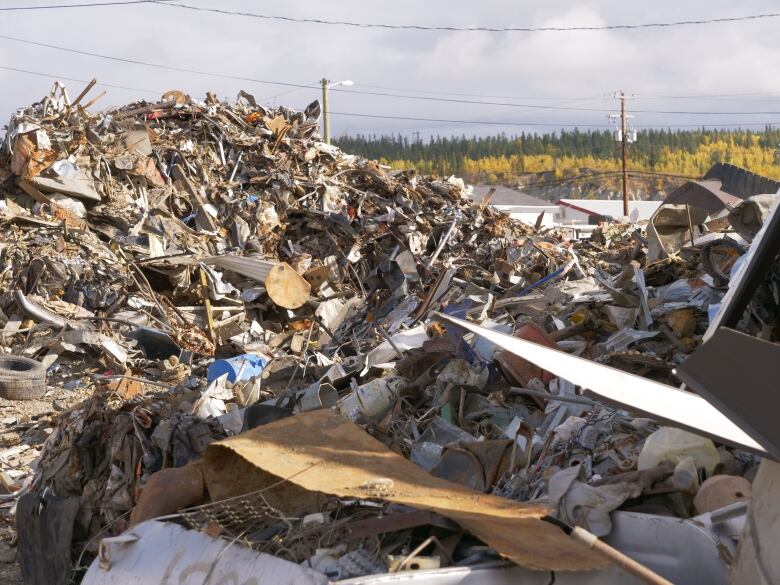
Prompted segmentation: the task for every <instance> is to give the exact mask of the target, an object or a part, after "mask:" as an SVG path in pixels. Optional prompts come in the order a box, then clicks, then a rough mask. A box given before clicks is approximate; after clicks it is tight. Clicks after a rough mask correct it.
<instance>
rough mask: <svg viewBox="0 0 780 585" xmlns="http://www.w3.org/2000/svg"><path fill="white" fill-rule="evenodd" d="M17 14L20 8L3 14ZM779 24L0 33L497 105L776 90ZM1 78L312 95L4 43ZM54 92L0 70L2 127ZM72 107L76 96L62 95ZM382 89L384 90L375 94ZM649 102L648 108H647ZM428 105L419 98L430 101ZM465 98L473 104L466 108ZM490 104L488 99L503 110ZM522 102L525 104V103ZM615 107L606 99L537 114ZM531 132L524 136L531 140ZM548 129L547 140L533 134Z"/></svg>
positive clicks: (373, 101) (666, 6)
mask: <svg viewBox="0 0 780 585" xmlns="http://www.w3.org/2000/svg"><path fill="white" fill-rule="evenodd" d="M3 2H7V4H19V0H0V5H2V3H3ZM189 2H190V3H193V4H197V5H201V6H218V7H220V8H225V9H229V10H244V11H255V12H259V11H264V12H267V13H269V14H284V15H291V16H309V17H322V18H328V19H343V20H352V21H363V22H388V23H413V24H453V25H460V26H512V25H515V26H526V25H531V26H572V25H585V26H600V25H605V24H615V23H632V22H633V23H637V22H653V21H655V22H659V21H669V20H677V19H689V18H712V17H720V16H728V15H742V14H751V13H760V12H771V11H773V9H774V3H773V2H772V1H771V0H761V1H750V2H740V3H734V2H729V1H727V0H710V1H705V0H682V1H679V2H674V3H672V2H654V3H648V2H641V3H640V2H624V1H623V2H620V1H617V0H595V1H590V2H586V3H585V2H582V1H581V0H545V1H544V2H531V1H528V0H526V1H524V2H522V1H515V2H513V3H508V2H506V1H499V0H481V1H480V2H473V0H447V1H445V0H439V1H432V0H427V1H425V2H420V1H419V0H417V1H414V0H396V1H395V2H392V3H387V2H384V3H373V2H372V3H368V2H360V1H358V0H344V1H338V2H336V1H330V2H327V3H324V2H321V1H320V2H315V1H314V0H298V1H293V2H291V1H286V2H285V1H282V0H277V1H275V2H264V3H262V4H260V3H257V2H251V1H249V0H230V1H225V2H215V1H213V0H189ZM778 24H780V19H778V20H765V21H755V22H747V23H733V24H716V25H710V26H701V27H680V28H669V29H652V30H632V31H600V32H576V33H535V34H525V33H500V34H498V33H495V34H494V33H457V32H418V31H393V30H382V29H356V28H349V27H335V26H318V25H314V24H284V23H279V22H269V21H264V20H257V19H251V18H245V17H231V16H221V15H217V14H209V13H199V12H191V11H187V10H182V9H175V8H170V7H161V6H127V7H111V8H92V9H69V10H60V11H39V12H19V13H15V12H11V13H3V19H2V20H0V34H10V35H14V36H18V37H22V38H26V39H30V40H36V41H40V42H44V43H51V44H58V45H63V46H68V47H73V48H78V49H81V50H86V51H93V52H97V53H105V54H110V55H116V56H123V57H130V58H134V59H138V60H143V61H149V62H154V63H160V64H166V65H174V66H179V67H184V68H190V69H200V70H207V71H217V72H221V73H225V74H230V75H237V76H243V77H253V78H257V79H265V80H280V81H289V82H293V83H304V84H308V83H316V81H317V80H318V79H320V78H321V77H323V76H327V77H329V78H330V79H344V78H350V79H353V80H355V82H356V85H355V87H354V89H356V90H360V89H363V90H370V91H375V90H374V89H373V88H368V87H367V86H387V87H395V88H410V89H420V90H429V91H440V92H461V93H468V94H482V95H498V96H537V97H544V96H564V97H565V96H571V97H573V98H579V97H596V96H604V95H607V94H611V93H612V92H614V91H615V90H618V89H620V88H623V89H625V90H626V91H628V92H637V93H639V94H640V95H641V96H642V97H651V94H659V93H660V94H687V93H737V92H748V91H779V92H780V79H778V78H776V76H774V75H773V72H774V71H776V70H777V65H778V62H780V51H779V50H778V40H777V35H776V34H775V30H776V27H777V26H778ZM0 65H5V66H10V67H18V68H23V69H29V70H34V71H41V72H46V73H49V72H51V73H57V74H60V75H66V76H70V77H78V78H82V79H90V78H92V77H93V76H94V77H97V78H98V79H99V80H100V81H103V82H106V83H114V84H120V85H128V86H134V87H141V88H149V89H152V90H167V89H172V88H177V89H182V90H184V91H188V92H190V93H192V94H193V95H196V96H199V97H202V96H203V95H204V94H205V91H206V90H215V91H217V93H218V94H219V95H221V96H228V97H234V96H235V94H236V93H237V91H238V90H239V89H241V88H243V89H246V90H247V91H249V92H250V93H253V94H255V95H256V96H257V97H258V98H270V97H271V96H274V95H278V96H279V98H278V100H279V102H281V103H286V104H288V105H291V106H293V107H303V106H305V105H306V104H307V103H308V102H309V101H311V100H312V99H315V98H317V97H318V95H319V92H318V90H317V89H311V90H295V89H292V88H285V87H279V86H272V85H262V84H255V83H250V82H241V81H235V80H227V79H220V78H213V77H211V78H210V77H207V76H201V75H195V74H187V73H177V72H172V71H165V70H160V69H154V68H146V67H141V66H136V65H131V64H123V63H117V62H111V61H106V60H102V59H96V58H92V57H87V56H81V55H73V54H69V53H63V52H59V51H53V50H51V49H46V48H42V47H32V46H29V45H23V44H18V43H13V42H11V41H7V40H2V39H0ZM50 85H51V81H50V80H47V79H45V78H41V77H34V76H29V75H25V74H21V73H13V72H8V71H3V70H0V86H1V87H2V91H0V120H2V121H4V120H6V119H7V118H8V116H9V114H10V112H11V111H12V110H13V109H15V108H16V107H19V106H23V105H26V104H28V103H30V102H32V101H35V100H37V99H40V97H42V96H43V95H44V94H45V93H46V92H47V91H48V88H49V87H50ZM68 85H69V87H70V88H71V90H70V91H71V93H74V92H76V91H78V90H79V89H80V84H78V83H69V84H68ZM376 91H380V90H376ZM643 94H646V95H643ZM428 95H431V94H428ZM141 97H146V98H147V99H153V98H154V97H155V96H154V95H146V94H142V93H134V92H129V91H123V90H109V96H108V97H107V98H105V99H104V100H103V101H102V102H100V103H101V104H102V105H103V106H106V105H113V104H119V103H123V102H126V101H131V100H135V99H139V98H141ZM466 99H476V98H466ZM499 101H500V100H499ZM525 101H529V100H525ZM773 101H774V100H773V99H768V98H764V101H760V102H759V101H755V98H753V101H736V100H733V99H732V100H717V101H706V102H705V101H701V100H666V101H650V100H641V101H640V100H637V102H636V103H635V104H632V107H635V108H638V109H663V110H681V109H685V110H691V109H716V110H729V111H730V110H749V109H754V110H755V109H761V110H774V109H778V110H780V108H779V107H775V106H773ZM533 103H541V104H558V105H565V104H569V105H571V106H577V107H593V108H597V109H611V108H613V107H615V103H614V101H613V100H609V99H606V100H601V101H599V100H596V101H594V100H572V101H571V102H569V101H554V102H548V101H534V102H533ZM333 109H334V110H335V111H350V112H359V113H373V114H381V115H401V116H410V117H432V118H448V119H470V120H496V121H501V120H517V121H528V122H536V123H540V122H544V123H547V122H549V123H550V124H551V127H550V128H552V127H554V126H555V125H556V124H562V123H577V124H583V125H586V124H604V123H605V122H606V113H605V112H582V111H570V112H566V111H556V110H551V111H545V110H524V109H520V108H507V107H499V106H492V107H484V106H477V105H470V104H454V103H442V102H434V101H424V100H419V101H418V100H400V99H392V98H382V97H377V96H359V95H348V94H345V93H334V94H333ZM753 120H755V121H756V122H764V121H771V120H774V121H777V120H780V115H777V116H774V117H773V116H764V117H761V116H742V117H741V118H740V117H738V116H721V117H706V118H705V117H693V116H689V117H682V116H672V115H661V114H641V115H638V116H637V118H636V123H637V124H667V123H668V124H681V123H682V124H690V123H716V122H723V123H726V122H744V121H753ZM334 127H335V130H336V132H339V131H344V130H345V129H348V130H349V131H353V132H357V131H363V132H382V131H396V130H414V129H420V130H422V131H425V130H426V129H432V131H439V132H444V133H447V132H454V133H461V132H466V133H471V132H480V133H487V132H498V131H502V130H503V131H506V132H508V133H512V132H515V131H520V130H521V129H522V128H518V127H511V126H509V127H500V126H484V127H483V126H478V127H474V126H467V125H465V126H464V125H461V126H459V125H456V124H428V123H415V122H408V121H407V122H403V121H398V122H392V121H386V120H371V119H363V118H346V117H340V116H334ZM533 128H535V127H529V129H533ZM542 129H545V128H542Z"/></svg>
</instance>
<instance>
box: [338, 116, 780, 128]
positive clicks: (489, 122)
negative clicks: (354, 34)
mask: <svg viewBox="0 0 780 585" xmlns="http://www.w3.org/2000/svg"><path fill="white" fill-rule="evenodd" d="M331 114H332V115H334V116H352V117H357V118H377V119H381V120H407V121H412V122H445V123H449V124H476V125H481V126H550V127H558V128H611V127H612V126H611V125H609V124H569V123H567V124H560V123H557V122H549V123H548V122H510V121H494V120H453V119H446V118H416V117H411V116H390V115H384V114H357V113H353V112H331ZM778 124H780V122H776V121H772V122H733V123H731V124H647V125H640V126H637V128H647V129H649V128H670V129H671V128H724V127H731V126H737V127H739V126H776V125H778Z"/></svg>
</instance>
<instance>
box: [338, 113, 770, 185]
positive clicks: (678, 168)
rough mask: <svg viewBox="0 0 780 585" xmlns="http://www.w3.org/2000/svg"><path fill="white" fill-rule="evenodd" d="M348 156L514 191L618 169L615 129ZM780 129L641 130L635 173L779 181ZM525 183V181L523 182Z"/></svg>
mask: <svg viewBox="0 0 780 585" xmlns="http://www.w3.org/2000/svg"><path fill="white" fill-rule="evenodd" d="M334 143H336V144H337V145H338V146H340V147H341V148H343V149H344V150H345V151H346V152H350V153H355V154H362V155H364V156H366V157H369V158H376V159H380V160H382V161H383V162H386V163H388V164H390V165H392V166H393V167H395V168H403V167H416V168H417V169H418V170H419V171H420V172H424V173H438V174H442V175H446V174H450V173H455V174H458V175H462V176H464V177H465V178H467V179H468V180H470V181H475V182H476V181H480V182H481V181H484V182H491V183H504V184H508V185H514V184H518V183H521V184H522V183H524V182H526V180H527V178H528V174H529V173H544V175H545V176H548V177H550V176H551V177H554V178H556V179H565V178H569V177H576V176H578V175H580V174H582V173H583V172H587V173H590V172H593V171H596V172H597V171H612V170H617V169H619V168H620V160H619V153H620V149H619V143H618V142H616V140H615V136H614V134H613V132H612V131H587V132H581V131H578V130H574V131H563V132H560V133H556V134H542V135H538V134H520V135H519V136H507V135H505V134H501V135H498V136H487V137H472V138H468V137H466V136H460V137H439V136H436V137H434V138H431V139H430V140H428V141H424V140H422V139H420V138H419V136H418V137H417V138H412V139H410V138H409V137H406V136H374V135H372V136H364V135H357V136H344V137H341V138H339V139H337V140H335V141H334ZM778 144H780V129H777V128H772V127H767V128H765V129H764V130H760V131H752V130H704V129H702V130H694V131H681V130H641V131H640V132H639V133H638V135H637V139H636V142H635V143H633V144H632V145H631V147H630V150H629V168H630V169H631V170H633V171H644V172H646V173H650V172H652V173H657V174H658V176H662V175H663V174H673V175H684V176H690V177H699V176H701V175H703V174H704V173H705V172H706V171H707V169H709V168H710V166H712V165H713V164H714V163H716V162H728V163H732V164H735V165H738V166H741V167H744V168H747V169H749V170H751V171H754V172H756V173H760V174H762V175H765V176H768V177H771V178H774V179H780V166H779V165H778V162H777V158H776V154H775V150H776V149H777V147H778ZM523 178H524V179H525V180H521V179H523Z"/></svg>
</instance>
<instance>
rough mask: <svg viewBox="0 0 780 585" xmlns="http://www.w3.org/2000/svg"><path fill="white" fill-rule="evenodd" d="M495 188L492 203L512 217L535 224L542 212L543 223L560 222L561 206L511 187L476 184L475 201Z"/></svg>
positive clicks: (473, 193) (473, 196) (473, 195)
mask: <svg viewBox="0 0 780 585" xmlns="http://www.w3.org/2000/svg"><path fill="white" fill-rule="evenodd" d="M490 189H495V190H496V192H495V193H494V194H493V197H492V198H491V199H490V204H491V205H493V207H495V208H496V209H498V210H499V211H502V212H504V213H508V214H509V216H510V217H511V218H512V219H519V220H520V221H524V222H525V223H529V224H531V225H534V224H535V223H536V220H537V218H538V217H539V214H540V213H543V214H544V217H543V218H542V225H543V226H545V227H547V226H552V225H553V224H555V223H556V222H558V213H559V207H558V205H556V204H555V203H553V202H551V201H545V200H544V199H538V198H536V197H532V196H531V195H528V194H526V193H523V192H522V191H517V190H515V189H510V188H509V187H501V186H496V187H493V186H491V185H474V191H473V192H472V193H471V198H472V199H473V200H474V203H477V204H479V203H481V202H482V200H483V199H484V198H485V196H486V195H487V194H488V193H489V192H490Z"/></svg>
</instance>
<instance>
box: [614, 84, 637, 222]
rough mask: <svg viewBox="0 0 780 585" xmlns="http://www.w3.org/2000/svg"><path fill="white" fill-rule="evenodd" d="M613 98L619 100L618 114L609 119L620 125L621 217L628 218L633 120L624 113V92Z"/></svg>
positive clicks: (626, 97) (625, 98) (618, 130)
mask: <svg viewBox="0 0 780 585" xmlns="http://www.w3.org/2000/svg"><path fill="white" fill-rule="evenodd" d="M615 97H618V98H620V114H610V115H609V119H610V120H613V121H615V122H617V123H619V124H620V126H618V129H617V132H618V134H619V136H620V152H621V158H622V168H623V173H622V174H623V215H625V216H628V145H629V143H630V142H633V140H634V138H633V137H632V134H633V130H632V129H631V128H629V127H628V119H629V118H633V116H630V115H629V114H628V113H626V100H627V99H628V96H626V94H625V92H624V91H623V90H622V89H621V90H620V93H619V94H616V95H615Z"/></svg>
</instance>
